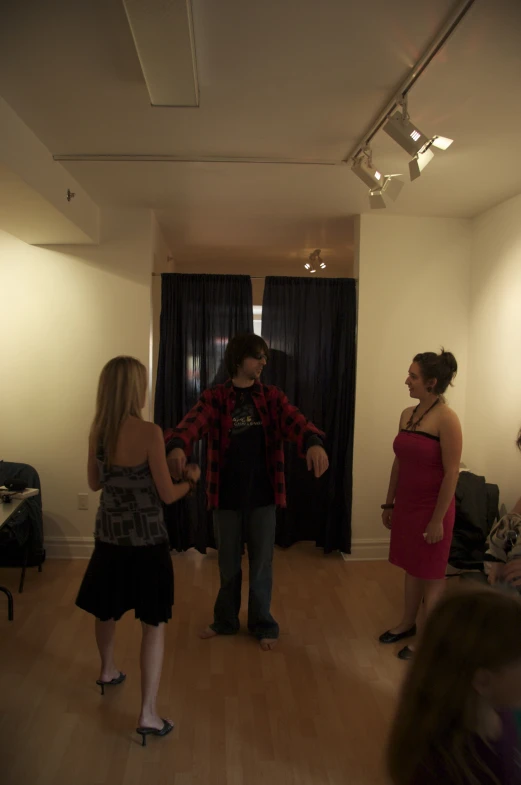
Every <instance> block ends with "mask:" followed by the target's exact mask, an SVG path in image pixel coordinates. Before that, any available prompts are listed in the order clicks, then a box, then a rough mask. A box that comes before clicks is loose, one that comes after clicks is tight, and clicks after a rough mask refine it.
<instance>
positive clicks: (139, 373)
mask: <svg viewBox="0 0 521 785" xmlns="http://www.w3.org/2000/svg"><path fill="white" fill-rule="evenodd" d="M146 386H147V371H146V368H145V366H144V365H143V363H141V362H139V360H136V359H135V358H134V357H114V359H112V360H110V361H109V362H108V363H107V364H106V365H105V367H104V368H103V370H102V372H101V374H100V378H99V383H98V394H97V398H96V414H95V416H94V421H93V423H92V428H91V438H92V440H93V441H94V444H95V445H96V449H97V448H99V447H101V448H102V450H103V457H104V461H105V462H106V464H107V466H111V465H113V463H114V456H115V454H116V448H117V444H118V437H119V432H120V429H121V426H122V425H123V422H124V421H125V420H126V419H127V417H139V419H140V420H141V419H143V418H142V415H141V409H142V407H143V402H144V399H145V394H146Z"/></svg>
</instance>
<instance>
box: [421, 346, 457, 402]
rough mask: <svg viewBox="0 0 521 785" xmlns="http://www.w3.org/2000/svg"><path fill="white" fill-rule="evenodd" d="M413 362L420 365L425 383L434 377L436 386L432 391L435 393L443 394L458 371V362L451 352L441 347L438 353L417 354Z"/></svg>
mask: <svg viewBox="0 0 521 785" xmlns="http://www.w3.org/2000/svg"><path fill="white" fill-rule="evenodd" d="M414 362H415V363H418V365H419V366H420V371H421V375H422V378H423V381H424V382H425V383H427V382H429V381H430V380H431V379H436V386H435V387H434V389H433V392H434V393H436V395H443V393H444V392H445V390H446V389H447V387H449V386H452V382H453V380H454V377H455V376H456V374H457V372H458V363H457V362H456V358H455V357H454V355H453V354H452V352H446V351H445V349H442V350H441V352H440V353H439V354H436V352H423V353H422V354H417V355H416V357H415V358H414Z"/></svg>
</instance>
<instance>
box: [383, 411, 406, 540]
mask: <svg viewBox="0 0 521 785" xmlns="http://www.w3.org/2000/svg"><path fill="white" fill-rule="evenodd" d="M402 420H403V414H402V416H401V417H400V423H399V425H398V433H400V430H401V427H402ZM399 474H400V461H399V460H398V458H395V459H394V461H393V465H392V468H391V476H390V478H389V487H388V489H387V496H386V499H385V503H386V504H394V497H395V496H396V488H397V486H398V475H399ZM391 519H392V508H389V509H387V510H382V523H383V525H384V526H385V528H386V529H390V528H391Z"/></svg>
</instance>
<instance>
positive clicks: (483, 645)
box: [387, 588, 521, 785]
mask: <svg viewBox="0 0 521 785" xmlns="http://www.w3.org/2000/svg"><path fill="white" fill-rule="evenodd" d="M520 629H521V602H520V601H519V599H518V598H517V597H515V596H512V595H507V594H503V593H502V592H495V591H492V590H491V589H479V590H475V589H471V588H469V589H467V590H466V592H463V593H458V594H454V595H451V596H448V597H445V598H444V599H443V600H441V601H440V602H439V603H438V605H437V606H436V608H435V609H434V610H433V612H432V613H431V615H430V616H429V619H428V620H427V624H426V627H425V631H424V634H423V636H422V639H421V641H420V644H419V646H418V650H417V652H416V654H415V657H414V661H413V662H412V663H411V670H410V671H409V673H408V675H407V678H406V680H405V683H404V685H403V688H402V692H401V697H400V700H399V704H398V708H397V711H396V716H395V718H394V722H393V725H392V729H391V733H390V737H389V740H388V744H387V766H388V773H389V775H390V779H391V782H392V783H393V785H521V758H520V754H519V738H518V734H517V730H516V723H515V720H514V717H513V711H514V710H516V709H520V708H521V635H520V634H519V630H520Z"/></svg>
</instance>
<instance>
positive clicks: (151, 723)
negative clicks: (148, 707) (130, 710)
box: [137, 714, 174, 730]
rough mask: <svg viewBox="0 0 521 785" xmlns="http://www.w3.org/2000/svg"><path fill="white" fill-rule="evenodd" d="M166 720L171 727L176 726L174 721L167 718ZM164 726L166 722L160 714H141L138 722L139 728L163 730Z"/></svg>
mask: <svg viewBox="0 0 521 785" xmlns="http://www.w3.org/2000/svg"><path fill="white" fill-rule="evenodd" d="M165 720H166V722H168V723H170V725H173V724H174V723H173V721H172V720H169V719H167V718H166V717H165ZM164 724H165V722H164V720H163V719H162V718H161V717H160V716H159V714H140V715H139V719H138V721H137V725H138V728H155V729H156V730H161V729H162V728H163V725H164Z"/></svg>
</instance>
